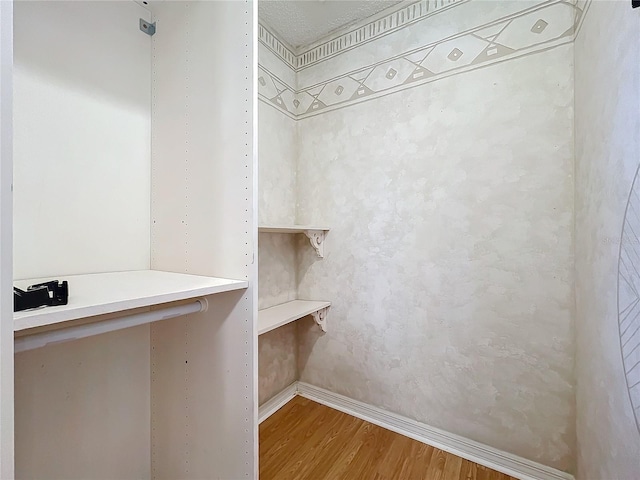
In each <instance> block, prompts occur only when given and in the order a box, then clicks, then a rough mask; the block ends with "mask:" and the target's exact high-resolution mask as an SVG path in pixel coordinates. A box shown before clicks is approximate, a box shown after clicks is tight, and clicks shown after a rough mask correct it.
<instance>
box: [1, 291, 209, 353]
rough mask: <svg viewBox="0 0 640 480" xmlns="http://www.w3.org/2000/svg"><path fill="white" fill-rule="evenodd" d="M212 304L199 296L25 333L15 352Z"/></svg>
mask: <svg viewBox="0 0 640 480" xmlns="http://www.w3.org/2000/svg"><path fill="white" fill-rule="evenodd" d="M208 306H209V304H208V302H207V299H206V298H199V299H197V300H195V301H194V302H191V303H187V304H185V305H177V306H175V307H168V308H163V309H159V310H151V311H149V312H144V313H134V314H132V315H126V316H124V317H119V318H112V319H110V320H105V321H102V322H96V323H88V324H85V325H77V326H74V327H68V328H62V329H60V330H51V331H49V332H42V333H35V334H33V335H25V336H24V337H18V338H16V339H15V340H14V352H15V353H18V352H24V351H26V350H33V349H35V348H40V347H44V346H46V345H51V344H54V343H62V342H69V341H71V340H78V339H80V338H86V337H91V336H93V335H100V334H101V333H107V332H114V331H116V330H122V329H124V328H129V327H136V326H138V325H144V324H145V323H153V322H159V321H162V320H168V319H170V318H174V317H180V316H183V315H189V314H190V313H198V312H206V311H207V308H208Z"/></svg>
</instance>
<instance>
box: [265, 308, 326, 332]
mask: <svg viewBox="0 0 640 480" xmlns="http://www.w3.org/2000/svg"><path fill="white" fill-rule="evenodd" d="M330 306H331V302H318V301H313V300H293V301H292V302H287V303H283V304H281V305H276V306H275V307H270V308H265V309H264V310H260V311H258V335H262V334H263V333H267V332H270V331H271V330H273V329H275V328H278V327H281V326H283V325H286V324H287V323H291V322H295V321H296V320H298V319H300V318H303V317H306V316H307V315H313V319H314V320H315V321H316V323H317V324H318V325H320V328H322V331H324V332H326V331H327V329H326V317H327V311H328V309H329V307H330Z"/></svg>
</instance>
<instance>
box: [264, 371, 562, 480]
mask: <svg viewBox="0 0 640 480" xmlns="http://www.w3.org/2000/svg"><path fill="white" fill-rule="evenodd" d="M292 387H295V389H296V390H297V394H298V395H301V396H303V397H305V398H308V399H309V400H313V401H316V402H318V403H321V404H323V405H326V406H328V407H331V408H334V409H336V410H339V411H341V412H344V413H347V414H349V415H353V416H354V417H357V418H360V419H362V420H366V421H368V422H371V423H373V424H375V425H378V426H380V427H383V428H386V429H388V430H391V431H393V432H396V433H399V434H400V435H404V436H406V437H409V438H413V439H414V440H417V441H419V442H422V443H426V444H427V445H431V446H433V447H436V448H439V449H440V450H444V451H445V452H449V453H452V454H454V455H457V456H459V457H462V458H464V459H466V460H470V461H472V462H475V463H478V464H480V465H484V466H485V467H488V468H492V469H494V470H497V471H499V472H502V473H506V474H507V475H511V476H512V477H515V478H519V479H521V480H574V477H573V475H570V474H568V473H565V472H561V471H560V470H556V469H555V468H551V467H547V466H545V465H542V464H540V463H537V462H534V461H531V460H527V459H526V458H522V457H519V456H517V455H513V454H511V453H507V452H503V451H501V450H498V449H496V448H493V447H489V446H487V445H483V444H482V443H479V442H475V441H473V440H469V439H466V438H464V437H461V436H459V435H454V434H452V433H448V432H445V431H443V430H440V429H438V428H434V427H431V426H429V425H425V424H424V423H420V422H416V421H415V420H411V419H410V418H407V417H403V416H402V415H398V414H395V413H391V412H387V411H385V410H382V409H380V408H376V407H373V406H371V405H367V404H366V403H363V402H359V401H357V400H352V399H351V398H348V397H345V396H343V395H338V394H337V393H333V392H330V391H328V390H325V389H323V388H319V387H314V386H313V385H309V384H308V383H303V382H297V384H294V385H292V386H289V387H287V391H288V392H290V391H291V388H292ZM288 394H289V395H291V393H288ZM279 395H280V394H279ZM279 395H278V396H279ZM283 398H284V397H283ZM285 403H286V402H285ZM282 405H284V403H283V404H282ZM265 406H266V405H265ZM274 412H275V410H273V411H271V412H270V413H269V415H271V414H272V413H274ZM261 418H262V415H261Z"/></svg>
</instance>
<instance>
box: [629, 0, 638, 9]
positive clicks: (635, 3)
mask: <svg viewBox="0 0 640 480" xmlns="http://www.w3.org/2000/svg"><path fill="white" fill-rule="evenodd" d="M638 7H640V0H631V8H638Z"/></svg>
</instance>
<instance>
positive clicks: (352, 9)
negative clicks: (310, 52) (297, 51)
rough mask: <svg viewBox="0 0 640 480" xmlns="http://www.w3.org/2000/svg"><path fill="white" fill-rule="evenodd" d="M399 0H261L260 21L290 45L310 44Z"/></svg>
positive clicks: (259, 7) (259, 3) (259, 6)
mask: <svg viewBox="0 0 640 480" xmlns="http://www.w3.org/2000/svg"><path fill="white" fill-rule="evenodd" d="M399 1H401V0H393V1H383V0H262V1H259V2H258V9H259V13H258V18H259V20H260V22H263V23H265V24H266V25H267V26H268V27H271V28H272V29H273V30H275V33H276V34H278V35H279V36H280V38H281V39H282V40H284V41H285V42H287V43H289V44H290V45H291V46H293V47H300V46H304V45H309V44H310V43H313V42H315V41H317V40H320V39H321V38H322V37H324V36H326V35H327V34H328V33H330V32H332V31H333V30H336V29H338V28H340V27H344V26H345V25H348V24H350V23H353V22H356V21H358V20H362V19H365V18H367V17H370V16H371V15H375V14H376V13H378V12H380V11H382V10H384V9H385V8H388V7H390V6H392V5H395V4H396V3H399Z"/></svg>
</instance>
